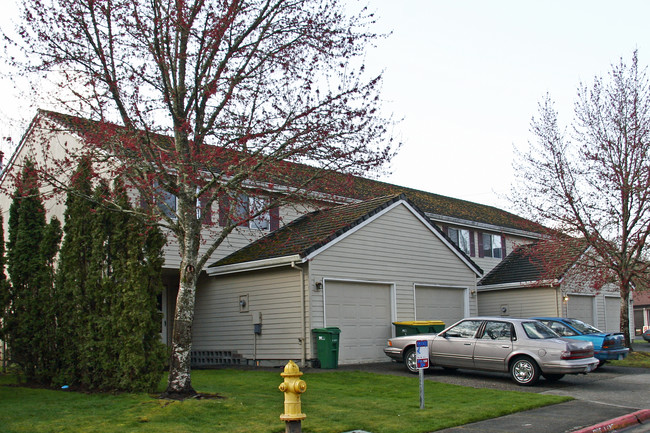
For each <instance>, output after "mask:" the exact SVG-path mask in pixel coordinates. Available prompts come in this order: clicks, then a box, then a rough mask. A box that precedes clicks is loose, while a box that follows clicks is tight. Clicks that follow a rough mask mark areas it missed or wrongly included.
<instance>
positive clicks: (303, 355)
mask: <svg viewBox="0 0 650 433" xmlns="http://www.w3.org/2000/svg"><path fill="white" fill-rule="evenodd" d="M291 267H292V268H294V269H297V270H298V271H300V310H301V311H300V313H301V314H300V325H301V328H302V337H301V338H300V344H301V346H302V347H301V353H300V366H301V367H303V368H304V367H305V364H306V363H307V347H306V346H307V330H306V329H305V328H306V326H307V324H306V323H305V315H306V309H307V307H306V299H305V270H304V269H303V268H302V267H301V266H296V262H291Z"/></svg>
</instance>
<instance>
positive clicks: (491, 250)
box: [481, 233, 503, 259]
mask: <svg viewBox="0 0 650 433" xmlns="http://www.w3.org/2000/svg"><path fill="white" fill-rule="evenodd" d="M481 240H482V243H481V251H482V253H483V254H482V257H493V258H495V259H501V258H503V242H502V238H501V236H500V235H493V234H490V233H482V234H481Z"/></svg>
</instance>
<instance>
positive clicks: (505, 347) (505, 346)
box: [501, 344, 510, 349]
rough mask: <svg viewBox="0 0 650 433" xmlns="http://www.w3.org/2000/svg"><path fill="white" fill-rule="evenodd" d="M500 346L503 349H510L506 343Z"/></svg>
mask: <svg viewBox="0 0 650 433" xmlns="http://www.w3.org/2000/svg"><path fill="white" fill-rule="evenodd" d="M501 347H502V348H503V349H510V346H508V345H507V344H504V345H502V346H501Z"/></svg>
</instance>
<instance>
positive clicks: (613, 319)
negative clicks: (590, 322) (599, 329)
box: [603, 296, 621, 332]
mask: <svg viewBox="0 0 650 433" xmlns="http://www.w3.org/2000/svg"><path fill="white" fill-rule="evenodd" d="M620 330H621V298H620V297H618V298H614V297H609V296H606V297H605V329H603V331H605V332H621V331H620Z"/></svg>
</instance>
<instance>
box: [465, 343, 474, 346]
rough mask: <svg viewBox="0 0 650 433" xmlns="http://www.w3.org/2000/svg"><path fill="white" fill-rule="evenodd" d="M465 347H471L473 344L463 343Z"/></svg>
mask: <svg viewBox="0 0 650 433" xmlns="http://www.w3.org/2000/svg"><path fill="white" fill-rule="evenodd" d="M463 344H464V345H465V346H471V345H472V343H463Z"/></svg>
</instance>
